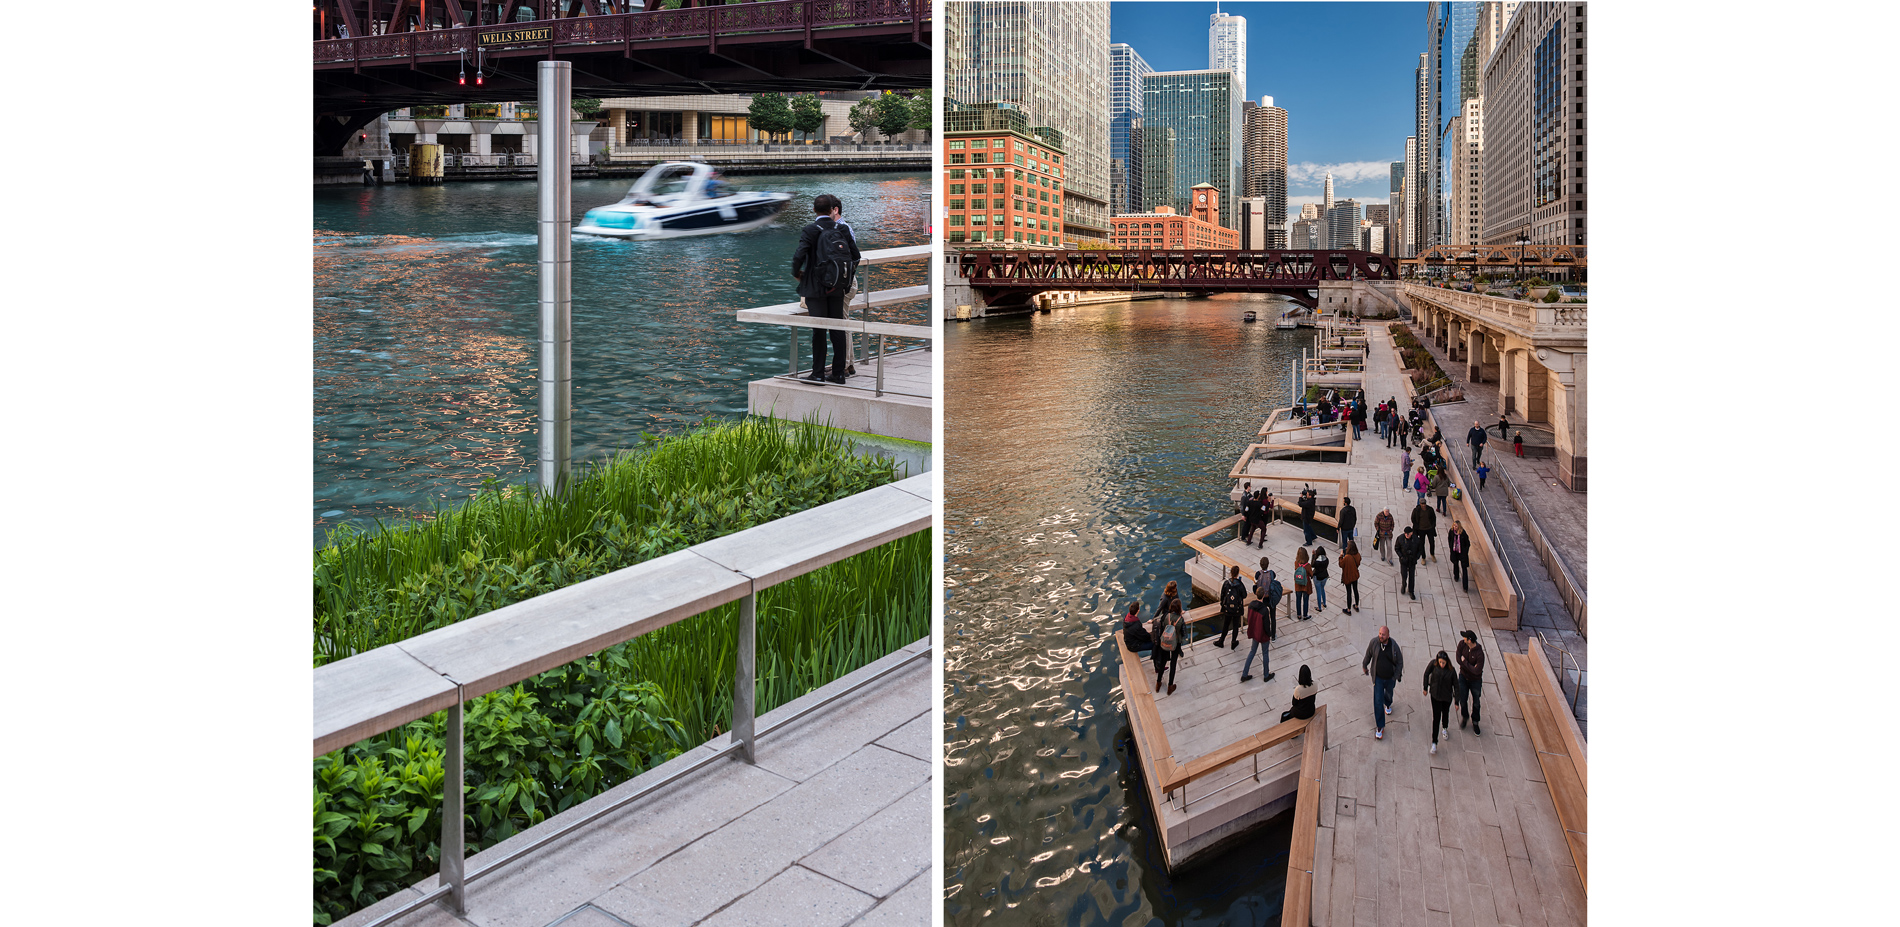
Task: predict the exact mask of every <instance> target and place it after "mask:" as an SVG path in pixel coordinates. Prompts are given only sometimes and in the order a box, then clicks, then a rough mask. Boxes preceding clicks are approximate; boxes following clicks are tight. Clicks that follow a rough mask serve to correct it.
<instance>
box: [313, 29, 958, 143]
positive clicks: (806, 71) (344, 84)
mask: <svg viewBox="0 0 1900 927" xmlns="http://www.w3.org/2000/svg"><path fill="white" fill-rule="evenodd" d="M678 6H679V8H677V9H662V8H661V0H634V2H632V3H629V2H627V0H499V2H497V0H318V2H317V3H316V6H315V9H314V10H312V17H313V20H314V21H313V23H312V25H313V27H314V28H315V30H316V33H317V36H318V38H317V40H316V51H315V57H314V69H315V73H314V78H315V79H314V82H313V84H314V102H315V104H316V106H315V109H316V153H317V154H319V155H334V154H338V153H340V152H341V150H342V147H343V145H344V143H345V142H347V141H348V140H349V137H350V136H351V135H352V134H354V133H355V132H356V131H357V130H358V129H360V128H362V127H363V126H365V125H367V124H369V123H370V122H371V121H372V120H374V119H375V118H376V117H377V116H378V115H381V114H382V113H386V112H389V111H390V110H393V109H399V108H401V107H404V106H416V105H427V104H446V103H487V102H496V101H506V100H533V99H534V98H535V79H536V77H535V73H536V72H535V68H536V62H540V61H549V60H559V61H569V62H572V63H573V65H574V85H573V87H574V92H575V93H576V94H580V93H586V94H587V95H590V96H619V97H628V96H658V95H668V94H702V93H772V92H777V93H792V92H797V93H806V92H813V91H824V90H900V89H919V88H926V87H929V86H930V41H931V33H930V26H931V20H930V0H766V2H759V3H712V2H708V0H683V2H681V3H679V4H678Z"/></svg>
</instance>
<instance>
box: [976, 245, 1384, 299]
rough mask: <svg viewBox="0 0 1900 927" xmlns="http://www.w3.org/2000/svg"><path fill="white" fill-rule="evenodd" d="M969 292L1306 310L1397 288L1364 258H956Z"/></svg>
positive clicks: (1372, 259) (1374, 261) (1089, 254)
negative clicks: (1335, 285) (1366, 290)
mask: <svg viewBox="0 0 1900 927" xmlns="http://www.w3.org/2000/svg"><path fill="white" fill-rule="evenodd" d="M955 260H956V261H957V262H958V265H959V269H960V270H961V274H962V276H963V277H964V279H966V280H967V281H968V282H969V285H970V286H972V287H975V288H977V289H981V290H985V291H988V292H990V293H992V294H994V295H999V296H1000V295H1004V294H1007V293H1011V292H1012V291H1013V292H1015V293H1019V294H1022V295H1025V296H1026V295H1027V294H1030V293H1035V292H1041V291H1047V290H1126V291H1139V290H1168V291H1173V292H1190V293H1192V292H1200V293H1275V294H1279V295H1282V296H1287V297H1290V298H1292V299H1294V300H1296V301H1298V302H1300V303H1301V304H1302V305H1305V306H1307V307H1308V308H1311V307H1312V306H1313V305H1314V293H1313V290H1314V288H1315V287H1317V286H1319V285H1320V284H1321V283H1327V282H1335V281H1337V282H1349V281H1352V280H1397V279H1398V278H1399V265H1398V262H1397V261H1395V260H1394V259H1392V258H1390V257H1387V256H1385V255H1382V254H1375V253H1373V252H1370V251H1346V250H1338V251H1333V250H1312V249H1304V250H1298V251H1292V250H1287V251H1237V250H1236V251H1228V250H1202V251H1174V250H1156V251H1134V250H1130V251H1054V250H1051V251H992V250H979V249H969V250H964V251H958V252H956V258H955Z"/></svg>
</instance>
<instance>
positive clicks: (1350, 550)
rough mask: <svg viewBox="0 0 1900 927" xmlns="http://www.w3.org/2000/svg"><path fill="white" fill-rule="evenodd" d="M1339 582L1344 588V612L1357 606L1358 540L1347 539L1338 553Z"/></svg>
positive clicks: (1350, 610) (1349, 611) (1348, 612)
mask: <svg viewBox="0 0 1900 927" xmlns="http://www.w3.org/2000/svg"><path fill="white" fill-rule="evenodd" d="M1339 584H1340V585H1341V586H1343V587H1345V589H1346V614H1348V615H1350V614H1352V610H1353V609H1355V608H1359V607H1360V606H1359V542H1358V541H1347V542H1346V549H1345V550H1344V551H1341V552H1340V554H1339Z"/></svg>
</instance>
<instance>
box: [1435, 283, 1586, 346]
mask: <svg viewBox="0 0 1900 927" xmlns="http://www.w3.org/2000/svg"><path fill="white" fill-rule="evenodd" d="M1404 286H1405V290H1404V292H1405V295H1406V296H1409V297H1412V298H1414V299H1423V300H1425V301H1427V302H1434V303H1437V304H1439V305H1440V306H1444V307H1446V308H1448V309H1454V310H1457V311H1460V312H1463V313H1465V314H1467V315H1471V316H1473V317H1476V318H1482V319H1487V320H1490V321H1493V322H1496V323H1498V324H1500V325H1503V326H1505V327H1507V328H1512V329H1515V330H1516V331H1517V332H1518V333H1519V334H1521V335H1523V336H1525V337H1534V336H1536V335H1539V334H1551V335H1571V334H1578V335H1581V334H1583V333H1584V332H1585V331H1587V329H1588V328H1589V323H1590V316H1589V309H1590V307H1589V306H1588V305H1579V304H1576V303H1570V304H1565V303H1533V302H1526V301H1524V300H1521V299H1505V298H1503V297H1499V296H1485V295H1482V294H1479V293H1465V292H1462V291H1459V290H1446V289H1440V288H1438V287H1431V286H1423V285H1420V284H1417V283H1407V284H1405V285H1404Z"/></svg>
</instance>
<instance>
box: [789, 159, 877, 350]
mask: <svg viewBox="0 0 1900 927" xmlns="http://www.w3.org/2000/svg"><path fill="white" fill-rule="evenodd" d="M811 208H812V212H814V213H816V214H817V216H818V218H817V219H816V220H815V221H813V222H812V223H811V224H810V225H807V226H805V228H804V230H803V231H801V232H799V233H798V248H797V249H796V250H794V251H793V252H792V276H793V277H795V278H797V279H798V295H799V296H802V297H804V299H805V311H806V312H807V313H809V314H810V315H812V316H814V317H816V318H825V319H842V318H844V294H845V293H847V292H849V291H850V289H851V278H852V277H853V276H855V275H856V268H857V266H858V259H859V258H861V257H863V255H862V254H861V253H860V252H859V251H858V241H857V237H856V236H854V235H852V234H851V226H849V225H846V224H845V223H844V221H843V220H842V219H841V218H840V217H841V216H842V215H843V214H844V205H843V204H842V203H840V202H839V201H838V198H837V197H835V196H832V195H831V194H829V193H821V194H819V195H818V196H817V198H815V199H813V200H812V202H811ZM833 227H840V228H842V229H843V230H844V237H845V241H847V242H849V243H850V249H851V267H852V272H851V273H850V274H847V275H846V277H845V279H844V280H843V281H842V282H840V283H839V284H838V285H837V287H836V289H835V290H834V291H833V292H829V293H828V292H826V290H825V285H824V284H823V283H822V282H820V280H819V277H820V276H821V274H819V273H818V271H819V270H820V267H819V265H820V263H821V255H819V254H818V238H819V236H821V235H823V234H824V233H825V232H826V231H828V230H830V229H832V228H833ZM826 334H827V331H826V330H825V329H822V328H814V329H812V330H811V356H812V362H811V373H810V374H808V375H806V377H805V379H807V380H817V381H826V382H831V383H843V382H844V378H845V370H846V369H847V368H848V367H849V366H850V364H851V358H850V356H849V355H848V354H847V353H846V351H847V349H846V347H845V337H844V332H843V331H842V330H839V329H831V330H830V331H829V335H830V339H829V340H830V343H831V374H830V375H829V376H827V375H826V374H825V343H826V340H827V339H826Z"/></svg>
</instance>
